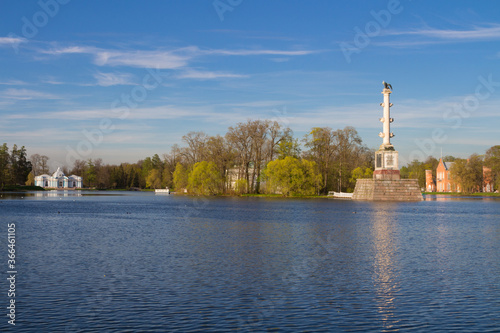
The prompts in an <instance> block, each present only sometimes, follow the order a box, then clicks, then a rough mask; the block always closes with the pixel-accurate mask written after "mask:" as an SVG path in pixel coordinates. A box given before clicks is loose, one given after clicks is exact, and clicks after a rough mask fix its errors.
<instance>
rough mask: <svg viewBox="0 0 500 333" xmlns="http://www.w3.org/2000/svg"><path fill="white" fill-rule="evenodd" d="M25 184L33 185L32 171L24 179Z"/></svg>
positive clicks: (33, 176)
mask: <svg viewBox="0 0 500 333" xmlns="http://www.w3.org/2000/svg"><path fill="white" fill-rule="evenodd" d="M25 184H26V185H27V186H33V185H35V175H34V174H33V171H32V172H30V173H29V175H28V179H27V180H26V183H25Z"/></svg>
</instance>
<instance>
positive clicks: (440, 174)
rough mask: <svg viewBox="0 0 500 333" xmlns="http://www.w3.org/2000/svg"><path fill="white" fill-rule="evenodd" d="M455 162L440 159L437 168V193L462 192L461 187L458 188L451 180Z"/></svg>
mask: <svg viewBox="0 0 500 333" xmlns="http://www.w3.org/2000/svg"><path fill="white" fill-rule="evenodd" d="M452 165H453V162H444V161H443V159H442V158H440V159H439V164H438V166H437V168H436V191H437V192H460V186H457V185H456V184H455V183H454V182H453V180H452V179H451V177H450V176H451V175H450V169H451V166H452Z"/></svg>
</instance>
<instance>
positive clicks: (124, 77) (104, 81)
mask: <svg viewBox="0 0 500 333" xmlns="http://www.w3.org/2000/svg"><path fill="white" fill-rule="evenodd" d="M94 78H95V79H96V80H97V85H99V86H103V87H109V86H116V85H131V84H134V83H133V76H132V75H131V74H128V73H102V72H98V73H95V74H94Z"/></svg>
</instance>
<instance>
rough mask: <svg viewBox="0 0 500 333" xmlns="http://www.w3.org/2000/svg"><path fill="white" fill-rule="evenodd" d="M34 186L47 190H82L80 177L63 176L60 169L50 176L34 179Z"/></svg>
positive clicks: (45, 175)
mask: <svg viewBox="0 0 500 333" xmlns="http://www.w3.org/2000/svg"><path fill="white" fill-rule="evenodd" d="M35 186H40V187H44V188H45V187H49V188H82V177H79V176H75V175H71V176H69V177H67V176H65V175H64V172H62V170H61V168H57V171H56V172H54V174H53V175H52V176H49V175H47V174H44V175H40V176H36V177H35Z"/></svg>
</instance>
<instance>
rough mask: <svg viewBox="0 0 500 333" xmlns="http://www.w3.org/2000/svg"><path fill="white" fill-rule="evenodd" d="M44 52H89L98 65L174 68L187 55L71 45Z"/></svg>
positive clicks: (60, 53)
mask: <svg viewBox="0 0 500 333" xmlns="http://www.w3.org/2000/svg"><path fill="white" fill-rule="evenodd" d="M42 53H45V54H52V55H65V54H89V55H92V56H93V57H94V63H95V64H96V65H99V66H130V67H138V68H158V69H174V68H179V67H183V66H185V65H187V62H188V60H189V59H190V56H189V55H185V54H184V55H178V54H175V52H173V51H162V50H156V51H142V50H138V51H120V50H105V49H99V48H95V47H82V46H71V47H62V48H53V49H50V50H45V51H42Z"/></svg>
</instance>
